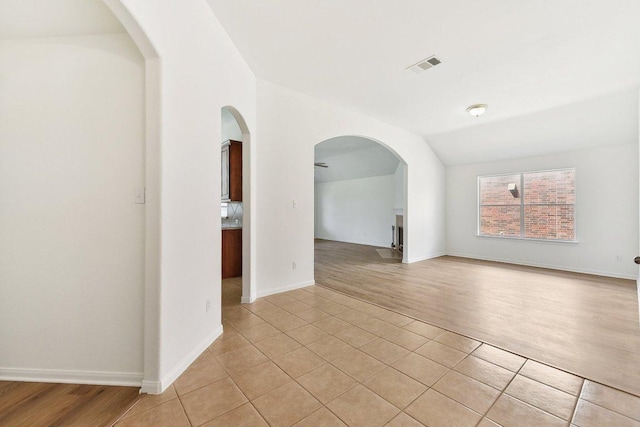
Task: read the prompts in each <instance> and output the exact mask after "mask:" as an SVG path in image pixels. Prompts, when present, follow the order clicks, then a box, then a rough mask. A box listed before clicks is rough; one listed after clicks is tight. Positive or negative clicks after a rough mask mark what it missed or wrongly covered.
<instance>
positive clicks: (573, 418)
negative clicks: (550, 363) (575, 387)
mask: <svg viewBox="0 0 640 427" xmlns="http://www.w3.org/2000/svg"><path fill="white" fill-rule="evenodd" d="M586 382H587V381H586V380H585V379H584V378H583V379H582V386H581V387H580V393H578V398H577V399H576V404H575V406H574V407H573V414H571V421H570V422H569V425H572V424H573V421H574V420H575V418H576V414H577V412H578V403H580V399H581V398H582V393H583V392H584V386H585V383H586Z"/></svg>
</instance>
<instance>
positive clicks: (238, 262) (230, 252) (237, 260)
mask: <svg viewBox="0 0 640 427" xmlns="http://www.w3.org/2000/svg"><path fill="white" fill-rule="evenodd" d="M239 276H242V228H231V229H223V230H222V278H223V279H228V278H230V277H239Z"/></svg>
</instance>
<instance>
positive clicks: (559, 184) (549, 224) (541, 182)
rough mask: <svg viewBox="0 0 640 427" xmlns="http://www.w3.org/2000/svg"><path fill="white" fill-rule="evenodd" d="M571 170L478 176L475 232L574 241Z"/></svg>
mask: <svg viewBox="0 0 640 427" xmlns="http://www.w3.org/2000/svg"><path fill="white" fill-rule="evenodd" d="M575 175H576V171H575V169H561V170H552V171H537V172H525V173H518V174H508V175H494V176H481V177H478V203H479V207H478V234H479V235H480V236H496V237H519V238H525V239H542V240H565V241H566V240H575V238H576V236H575V198H576V196H575V193H576V191H575V187H576V178H575Z"/></svg>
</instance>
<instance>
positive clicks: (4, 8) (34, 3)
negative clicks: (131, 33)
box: [0, 0, 125, 39]
mask: <svg viewBox="0 0 640 427" xmlns="http://www.w3.org/2000/svg"><path fill="white" fill-rule="evenodd" d="M123 32H125V29H124V27H122V25H121V24H120V22H119V21H118V20H117V19H116V17H115V16H114V15H113V13H112V12H111V10H109V8H108V7H107V6H106V5H105V4H104V2H103V1H102V0H0V39H13V38H25V37H61V36H78V35H87V34H105V33H107V34H108V33H123Z"/></svg>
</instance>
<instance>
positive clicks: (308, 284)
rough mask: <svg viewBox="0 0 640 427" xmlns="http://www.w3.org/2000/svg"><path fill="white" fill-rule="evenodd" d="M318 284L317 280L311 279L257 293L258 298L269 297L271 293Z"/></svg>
mask: <svg viewBox="0 0 640 427" xmlns="http://www.w3.org/2000/svg"><path fill="white" fill-rule="evenodd" d="M315 284H316V281H315V280H309V281H306V282H301V283H296V284H294V285H287V286H282V287H280V288H274V289H267V290H265V291H259V292H258V293H257V295H256V296H257V297H258V298H262V297H268V296H269V295H274V294H279V293H282V292H287V291H293V290H295V289H300V288H306V287H307V286H313V285H315Z"/></svg>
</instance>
